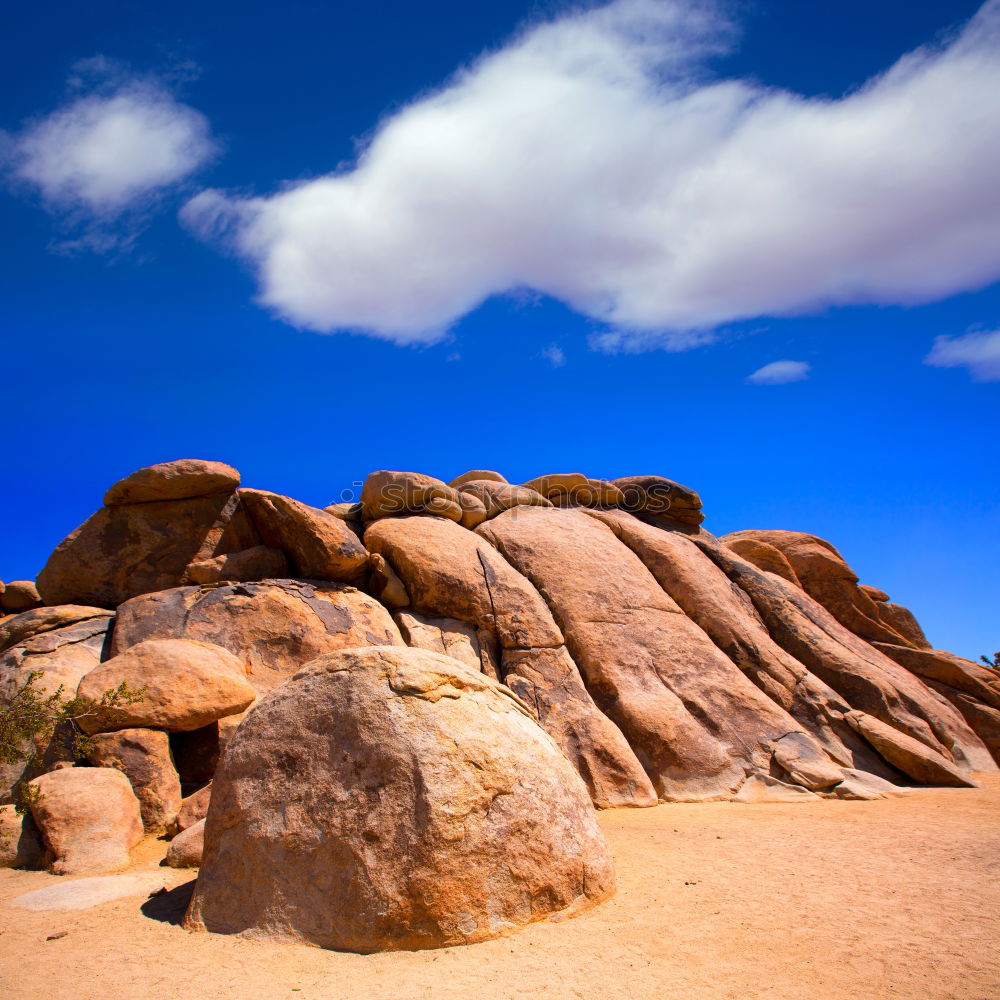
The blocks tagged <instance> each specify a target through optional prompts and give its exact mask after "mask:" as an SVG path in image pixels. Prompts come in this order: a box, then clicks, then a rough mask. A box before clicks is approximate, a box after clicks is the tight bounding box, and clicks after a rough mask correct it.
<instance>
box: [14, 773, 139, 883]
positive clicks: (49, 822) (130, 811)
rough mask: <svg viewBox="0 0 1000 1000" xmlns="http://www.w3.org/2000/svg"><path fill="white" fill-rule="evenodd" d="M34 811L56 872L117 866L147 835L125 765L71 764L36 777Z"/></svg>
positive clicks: (121, 865) (73, 872)
mask: <svg viewBox="0 0 1000 1000" xmlns="http://www.w3.org/2000/svg"><path fill="white" fill-rule="evenodd" d="M31 785H32V786H33V787H34V788H35V789H37V796H36V797H35V799H34V801H32V803H31V814H32V816H33V817H34V820H35V822H36V823H37V824H38V827H39V829H40V830H41V832H42V836H43V837H44V838H45V843H46V846H47V847H48V848H49V850H50V851H51V852H52V854H53V855H54V856H55V861H54V862H53V863H52V871H53V873H54V874H56V875H81V874H87V873H97V872H109V871H116V870H117V869H119V868H124V867H125V866H126V865H127V864H128V863H129V851H130V850H131V849H132V848H133V847H135V845H136V844H138V843H139V841H140V840H142V816H141V815H140V812H139V800H138V799H137V798H136V797H135V794H134V793H133V792H132V786H131V785H130V784H129V782H128V778H126V777H125V775H124V774H122V773H121V771H118V770H115V769H114V768H110V767H71V768H65V769H63V770H60V771H52V772H51V773H49V774H43V775H42V776H41V777H39V778H35V779H34V781H32V782H31Z"/></svg>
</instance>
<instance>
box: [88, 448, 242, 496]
mask: <svg viewBox="0 0 1000 1000" xmlns="http://www.w3.org/2000/svg"><path fill="white" fill-rule="evenodd" d="M239 485H240V474H239V473H238V472H237V471H236V470H235V469H234V468H232V467H231V466H229V465H223V464H222V463H221V462H205V461H202V460H201V459H197V458H182V459H180V460H179V461H177V462H161V463H160V464H159V465H151V466H149V467H148V468H146V469H139V470H138V472H133V473H132V474H131V475H130V476H126V477H125V478H124V479H122V480H120V481H119V482H117V483H115V485H114V486H112V487H111V489H110V490H108V492H107V493H105V494H104V505H105V507H115V506H120V505H121V504H129V503H151V502H155V501H158V500H187V499H190V498H191V497H204V496H209V495H211V494H212V493H232V492H233V490H235V489H236V487H237V486H239Z"/></svg>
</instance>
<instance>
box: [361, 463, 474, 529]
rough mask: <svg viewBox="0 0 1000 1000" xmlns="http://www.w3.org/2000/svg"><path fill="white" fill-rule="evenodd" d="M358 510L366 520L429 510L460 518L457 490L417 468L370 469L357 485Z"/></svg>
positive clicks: (433, 514)
mask: <svg viewBox="0 0 1000 1000" xmlns="http://www.w3.org/2000/svg"><path fill="white" fill-rule="evenodd" d="M361 510H362V513H363V514H364V518H365V520H366V521H376V520H378V519H379V518H383V517H401V516H403V515H406V514H429V515H432V516H435V517H445V518H448V519H449V520H451V521H461V520H462V504H461V498H460V497H459V495H458V491H457V490H454V489H452V488H451V487H450V486H447V485H445V484H444V483H443V482H441V480H440V479H435V478H434V477H433V476H424V475H421V474H420V473H417V472H390V471H388V470H387V469H380V470H379V471H378V472H372V473H371V474H370V475H369V476H368V478H367V479H366V480H365V484H364V486H363V487H362V489H361Z"/></svg>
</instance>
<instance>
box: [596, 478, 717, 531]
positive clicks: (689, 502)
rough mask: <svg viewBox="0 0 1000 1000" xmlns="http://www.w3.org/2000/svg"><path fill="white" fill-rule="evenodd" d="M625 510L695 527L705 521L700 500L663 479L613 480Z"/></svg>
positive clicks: (685, 489) (689, 490)
mask: <svg viewBox="0 0 1000 1000" xmlns="http://www.w3.org/2000/svg"><path fill="white" fill-rule="evenodd" d="M614 485H615V486H617V487H618V489H619V490H621V492H622V500H621V502H620V504H619V506H620V507H622V508H623V509H624V510H628V511H634V512H641V513H644V514H652V515H655V516H659V517H667V518H670V519H671V520H673V521H679V522H680V523H681V524H689V525H692V526H694V527H697V526H698V525H699V524H701V522H702V521H704V520H705V515H704V514H702V512H701V497H699V496H698V494H697V493H695V491H694V490H691V489H688V487H686V486H681V484H680V483H675V482H674V481H673V480H672V479H664V478H663V476H625V477H624V478H622V479H615V480H614Z"/></svg>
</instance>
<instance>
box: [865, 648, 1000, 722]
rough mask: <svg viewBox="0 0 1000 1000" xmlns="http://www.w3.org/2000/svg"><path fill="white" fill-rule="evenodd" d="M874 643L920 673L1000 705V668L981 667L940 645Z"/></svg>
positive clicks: (974, 696)
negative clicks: (912, 646) (930, 646)
mask: <svg viewBox="0 0 1000 1000" xmlns="http://www.w3.org/2000/svg"><path fill="white" fill-rule="evenodd" d="M873 645H874V646H875V648H876V649H879V650H881V651H882V652H883V653H885V655H886V656H888V657H889V658H890V659H892V660H894V661H895V662H896V663H898V664H899V665H900V666H902V667H905V668H906V669H907V670H909V671H910V672H911V673H914V674H916V675H917V676H918V677H921V678H923V679H924V680H932V681H938V682H939V683H941V684H947V685H948V687H950V688H954V689H955V690H957V691H964V692H965V693H966V694H968V695H971V696H972V697H973V698H975V699H977V700H978V701H981V702H983V703H984V704H986V705H991V706H992V707H993V708H996V709H1000V671H997V670H990V669H989V668H988V667H981V666H980V665H979V664H978V663H973V662H972V661H971V660H964V659H962V657H961V656H954V655H953V654H952V653H944V652H942V651H940V650H937V649H912V648H911V647H908V646H894V645H891V644H889V643H885V642H876V643H873Z"/></svg>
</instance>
